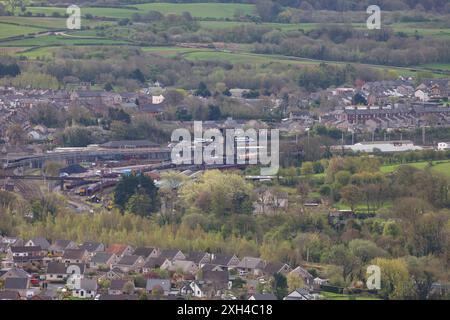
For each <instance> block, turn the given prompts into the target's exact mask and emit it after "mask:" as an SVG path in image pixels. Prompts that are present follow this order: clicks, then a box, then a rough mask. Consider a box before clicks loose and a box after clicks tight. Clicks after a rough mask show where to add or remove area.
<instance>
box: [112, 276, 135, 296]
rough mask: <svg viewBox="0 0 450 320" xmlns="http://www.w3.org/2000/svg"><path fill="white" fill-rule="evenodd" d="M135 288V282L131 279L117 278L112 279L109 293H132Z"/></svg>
mask: <svg viewBox="0 0 450 320" xmlns="http://www.w3.org/2000/svg"><path fill="white" fill-rule="evenodd" d="M134 290H135V287H134V282H133V281H130V280H124V279H117V280H111V284H110V286H109V288H108V294H109V295H122V294H132V293H133V292H134Z"/></svg>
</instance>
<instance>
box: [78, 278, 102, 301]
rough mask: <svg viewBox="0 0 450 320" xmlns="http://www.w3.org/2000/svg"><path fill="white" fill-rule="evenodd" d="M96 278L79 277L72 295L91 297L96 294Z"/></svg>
mask: <svg viewBox="0 0 450 320" xmlns="http://www.w3.org/2000/svg"><path fill="white" fill-rule="evenodd" d="M97 288H98V286H97V280H95V279H81V281H80V284H79V286H77V287H75V289H74V291H73V292H72V295H73V296H74V297H76V298H84V299H92V298H95V296H96V295H97Z"/></svg>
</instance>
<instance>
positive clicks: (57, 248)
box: [48, 240, 77, 256]
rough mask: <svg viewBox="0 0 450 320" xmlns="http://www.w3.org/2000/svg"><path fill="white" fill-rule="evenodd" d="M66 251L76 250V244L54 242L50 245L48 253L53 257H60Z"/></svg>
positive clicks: (61, 241) (62, 241)
mask: <svg viewBox="0 0 450 320" xmlns="http://www.w3.org/2000/svg"><path fill="white" fill-rule="evenodd" d="M67 249H77V244H76V243H75V242H73V241H71V240H56V241H55V242H53V243H52V244H51V245H50V247H49V248H48V251H49V253H50V254H52V255H53V256H62V255H63V254H64V251H65V250H67Z"/></svg>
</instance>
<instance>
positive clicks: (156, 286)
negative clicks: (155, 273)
mask: <svg viewBox="0 0 450 320" xmlns="http://www.w3.org/2000/svg"><path fill="white" fill-rule="evenodd" d="M170 288H171V284H170V280H169V279H147V284H146V286H145V289H146V291H147V293H149V294H155V293H156V292H155V290H158V291H159V292H160V293H161V294H162V295H164V296H168V295H169V293H170Z"/></svg>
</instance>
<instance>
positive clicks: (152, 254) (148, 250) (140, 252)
mask: <svg viewBox="0 0 450 320" xmlns="http://www.w3.org/2000/svg"><path fill="white" fill-rule="evenodd" d="M160 253H161V252H160V250H159V249H158V248H153V247H138V248H136V249H135V250H134V252H133V255H135V256H141V257H144V259H145V260H147V259H148V258H156V257H158V256H159V254H160Z"/></svg>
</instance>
